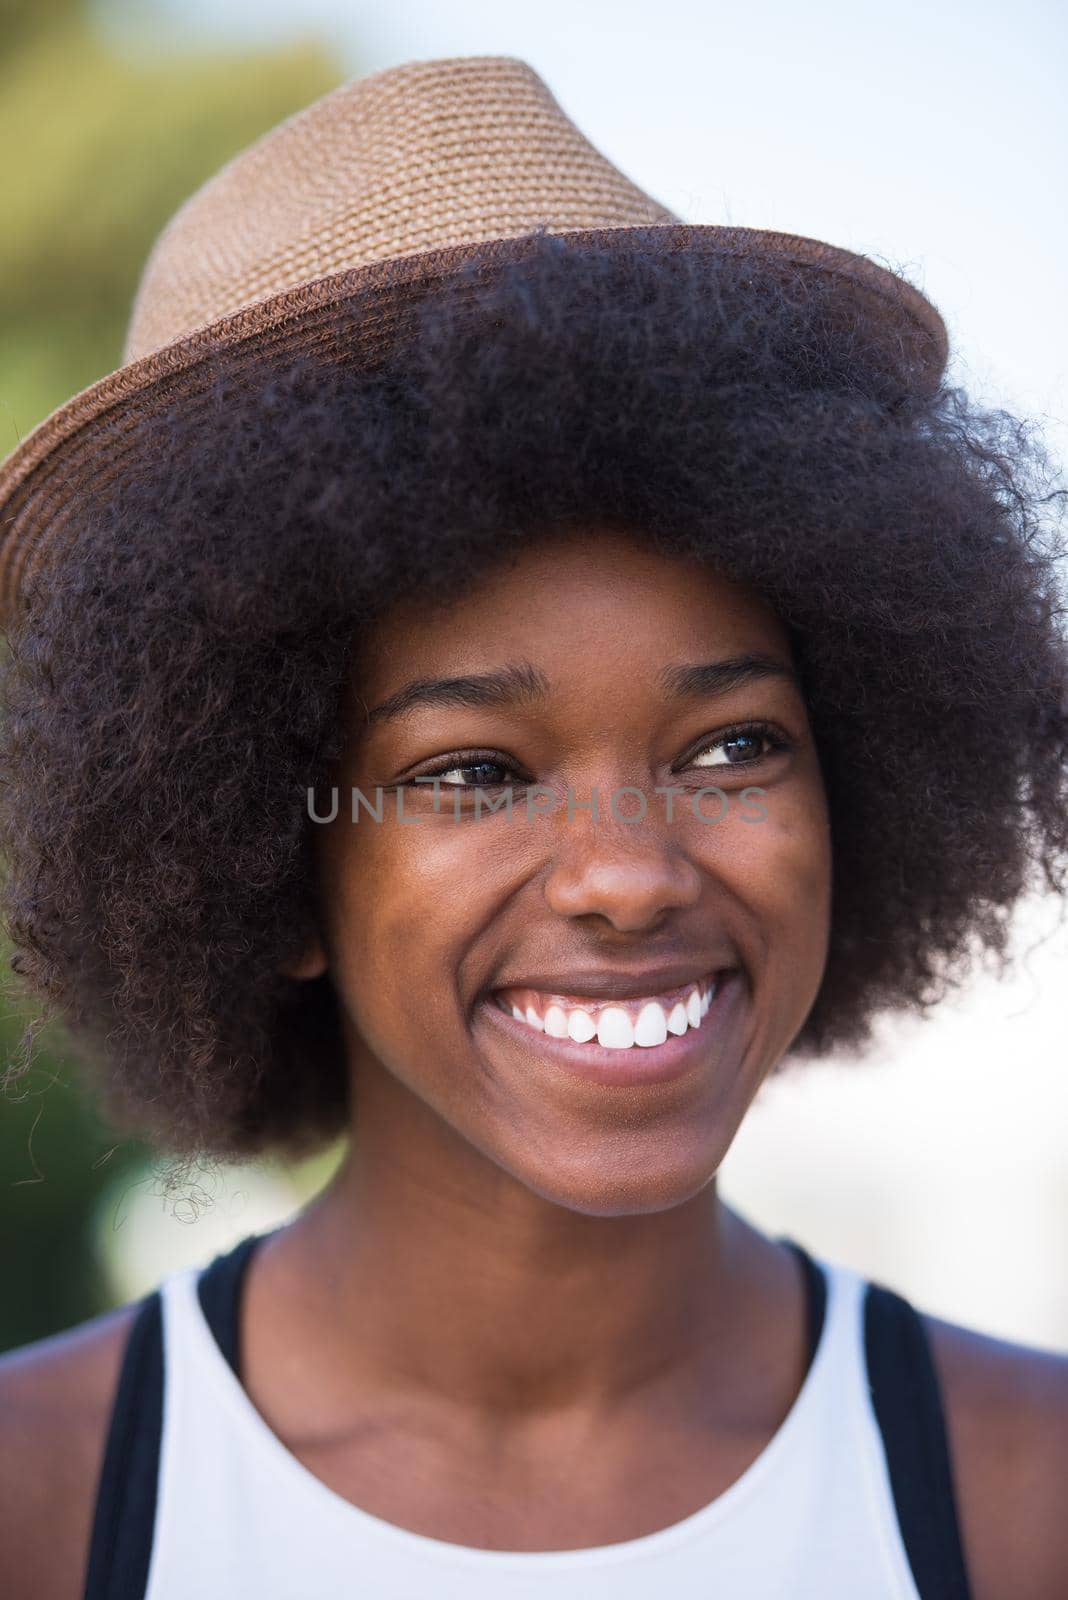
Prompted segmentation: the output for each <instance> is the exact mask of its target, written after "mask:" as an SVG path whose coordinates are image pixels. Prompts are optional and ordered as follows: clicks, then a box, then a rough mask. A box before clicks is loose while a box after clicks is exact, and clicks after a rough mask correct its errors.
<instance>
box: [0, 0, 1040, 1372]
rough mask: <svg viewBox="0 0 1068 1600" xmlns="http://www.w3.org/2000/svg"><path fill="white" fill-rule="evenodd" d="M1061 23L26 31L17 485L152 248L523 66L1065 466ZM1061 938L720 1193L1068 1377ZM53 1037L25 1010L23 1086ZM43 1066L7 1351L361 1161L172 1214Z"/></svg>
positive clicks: (848, 15)
mask: <svg viewBox="0 0 1068 1600" xmlns="http://www.w3.org/2000/svg"><path fill="white" fill-rule="evenodd" d="M1066 16H1068V14H1066V13H1065V12H1064V11H1063V9H1062V8H1061V7H1059V6H1057V5H1056V3H1055V0H1017V3H1015V4H1014V5H1013V6H1011V7H1006V6H1003V5H994V4H990V3H986V0H971V3H969V4H968V5H967V6H966V7H965V5H964V4H963V0H957V3H943V4H939V3H938V0H934V3H924V4H923V5H922V6H921V4H919V3H918V0H899V3H898V4H896V5H895V6H894V7H892V8H886V7H884V6H876V5H875V4H864V3H846V0H812V3H809V4H808V5H806V6H804V7H798V6H796V5H793V4H791V3H789V0H766V3H765V4H764V5H763V6H761V7H759V8H758V9H756V10H750V11H748V12H746V11H745V10H743V8H740V7H736V6H733V5H732V6H727V5H724V4H721V3H720V0H701V3H697V0H660V3H659V4H658V5H656V6H655V7H651V6H648V5H647V4H638V3H632V0H612V3H611V4H609V3H608V0H587V3H586V4H585V5H584V6H582V7H577V6H575V5H574V4H573V3H571V0H540V4H539V5H538V7H537V8H532V7H527V6H514V7H501V6H500V5H498V4H491V3H490V0H406V3H405V4H403V5H400V6H398V5H386V4H382V3H376V4H361V3H353V0H300V4H297V3H296V0H256V3H255V4H251V3H242V0H211V3H210V4H209V3H208V0H136V3H133V0H126V3H123V0H101V3H97V4H89V3H86V0H0V152H2V155H0V163H2V172H3V179H2V183H3V190H2V194H3V216H4V226H3V228H2V229H0V456H3V455H6V454H7V453H8V451H9V450H11V449H12V448H13V447H14V446H15V444H16V443H17V442H18V440H19V439H20V438H22V437H24V436H25V434H26V433H27V432H29V430H30V429H31V428H32V427H34V426H35V424H36V423H37V422H39V421H40V420H41V419H42V418H43V417H45V416H46V415H47V414H48V413H49V412H50V411H52V410H53V409H54V408H55V407H57V406H59V405H60V404H62V403H63V402H64V401H65V400H67V399H68V398H70V397H71V396H72V395H74V394H75V393H77V392H78V391H79V390H81V389H83V388H85V387H87V386H88V385H89V384H90V383H92V382H93V381H94V380H95V379H97V378H98V377H101V376H103V375H104V374H105V373H107V372H110V371H112V370H113V369H114V368H115V367H116V366H118V365H119V364H120V361H121V349H122V343H123V336H124V332H125V326H126V320H127V317H128V314H129V310H130V306H131V302H132V299H133V294H134V290H135V288H136V285H137V280H138V277H139V274H140V271H141V267H142V265H143V263H144V260H145V258H146V256H147V254H148V251H149V248H150V246H151V244H152V242H153V240H154V239H155V237H156V235H157V234H158V232H159V231H160V229H161V228H162V227H163V225H164V224H165V223H166V221H167V220H168V219H169V217H170V216H171V215H172V213H173V212H174V211H175V210H176V208H177V207H178V206H179V205H180V204H181V202H182V201H183V200H184V199H185V198H186V197H187V196H188V195H189V194H191V193H192V192H193V191H194V190H195V189H196V188H197V187H198V186H199V185H200V184H201V183H202V182H203V181H204V180H205V179H206V178H208V177H210V176H211V175H212V174H213V173H214V172H215V171H217V170H218V168H219V167H220V166H221V165H222V164H223V163H224V162H225V161H226V160H228V159H229V158H230V157H231V156H232V155H234V154H236V153H237V152H238V151H239V150H241V149H243V148H244V147H245V146H246V145H248V144H249V143H251V141H252V140H253V139H255V138H256V137H258V136H259V134H261V133H263V132H265V131H266V130H267V129H268V128H270V127H273V126H274V125H275V124H276V123H277V122H279V121H281V120H282V119H283V118H284V117H286V116H288V115H290V114H291V113H292V112H294V111H296V110H299V109H300V108H302V107H303V106H305V105H307V104H308V103H309V102H310V101H312V100H314V99H316V98H317V97H318V96H319V95H321V94H324V93H326V92H327V91H328V90H330V89H332V88H334V87H336V86H337V85H338V84H340V83H342V82H343V81H345V80H346V79H348V78H351V77H353V76H358V75H361V74H363V73H366V72H371V71H375V70H377V69H379V68H381V67H385V66H390V65H393V64H395V63H397V62H401V61H406V60H412V59H418V58H434V57H438V56H449V55H475V54H489V55H495V54H506V55H517V56H520V57H522V58H523V59H525V60H527V61H528V62H529V63H530V64H531V65H532V66H533V67H534V68H535V69H536V70H537V71H538V72H540V73H541V75H542V77H543V78H544V79H545V80H546V82H547V83H548V84H549V87H550V88H551V89H552V91H553V92H554V93H555V95H556V96H557V98H558V99H559V100H560V101H561V103H562V105H563V106H564V108H565V109H566V110H567V111H568V112H569V114H570V115H571V116H572V117H574V119H575V120H576V121H577V122H578V124H579V125H580V127H581V128H582V129H583V131H584V132H585V133H586V134H587V136H588V137H589V138H590V139H591V140H592V141H593V142H594V143H595V144H596V145H597V146H598V147H599V148H600V149H601V150H602V151H603V152H604V153H605V154H606V155H607V156H609V157H610V159H612V160H613V161H615V162H616V164H617V165H618V166H620V167H621V168H622V169H623V170H624V171H625V172H626V173H627V174H628V175H629V176H630V177H632V178H633V179H634V180H635V181H636V182H637V183H638V184H640V185H641V186H642V187H643V188H645V189H646V190H647V191H648V192H650V193H651V194H653V195H655V196H656V197H657V198H659V199H660V200H662V201H663V202H664V203H665V204H666V205H667V206H669V207H670V208H671V209H672V210H673V211H675V212H676V213H678V214H679V215H680V216H682V217H683V218H684V219H686V220H688V221H693V222H724V223H733V224H735V225H740V226H751V227H764V228H774V229H779V230H782V231H784V232H792V233H799V234H807V235H809V236H811V237H814V238H818V239H825V240H828V241H830V242H833V243H835V244H839V245H844V246H846V247H848V248H851V249H853V250H858V251H861V252H863V253H865V254H867V255H869V256H872V257H873V258H875V259H876V260H879V261H881V262H883V263H884V264H885V265H887V266H890V267H892V268H895V269H897V270H901V271H904V272H905V273H906V274H907V275H908V276H909V277H910V278H911V279H912V281H913V282H915V283H916V284H917V286H918V287H920V288H921V289H923V290H924V291H925V293H927V294H928V295H929V296H930V298H931V299H933V300H934V302H935V304H936V305H938V307H939V308H940V310H941V311H942V313H943V316H944V317H945V320H946V323H947V325H948V328H949V332H950V338H951V341H952V344H953V350H954V355H953V361H952V367H951V373H950V376H951V378H952V379H954V380H956V381H958V382H962V383H964V384H965V385H967V386H968V387H969V388H970V389H971V390H972V391H973V392H974V393H977V394H978V395H979V396H980V397H981V398H982V399H983V400H984V401H986V402H987V403H989V404H997V405H1004V406H1007V407H1008V408H1009V409H1010V410H1014V411H1016V412H1018V413H1023V414H1025V415H1026V416H1028V417H1031V418H1033V419H1034V420H1035V421H1036V422H1037V423H1038V424H1039V426H1040V427H1041V429H1042V430H1043V432H1044V434H1045V437H1046V440H1047V443H1048V445H1049V446H1050V448H1051V450H1052V452H1053V453H1054V454H1055V455H1056V456H1058V457H1059V458H1060V459H1061V460H1062V461H1063V460H1065V458H1066V457H1068V360H1066V343H1065V337H1064V325H1065V324H1064V317H1063V298H1064V291H1065V277H1064V266H1063V263H1064V261H1065V260H1066V259H1068V210H1066V208H1065V206H1064V204H1063V178H1062V174H1063V171H1064V170H1065V165H1066V158H1068V150H1066V148H1065V146H1066V142H1068V141H1066V137H1065V126H1064V119H1063V111H1062V85H1063V82H1064V80H1065V69H1066V67H1068V60H1066V56H1068V50H1066V44H1068V21H1066ZM1002 737H1011V730H1008V729H997V728H992V729H991V759H992V760H996V759H997V752H998V741H999V739H1000V738H1002ZM1059 909H1060V908H1059V907H1058V906H1057V905H1056V904H1053V903H1050V902H1049V901H1041V900H1035V901H1034V902H1032V903H1030V904H1028V905H1026V906H1024V907H1022V908H1021V913H1020V916H1019V918H1018V923H1017V949H1018V952H1019V956H1020V959H1019V965H1018V970H1017V972H1016V975H1015V977H1014V978H1013V979H1012V980H1011V981H1005V982H1001V983H998V982H996V981H995V980H994V979H993V978H992V977H990V976H980V977H977V978H976V980H975V981H974V983H973V984H972V985H971V986H970V988H969V990H968V991H967V993H966V994H963V995H961V996H960V997H958V998H956V999H954V1000H951V1001H947V1002H945V1003H944V1005H943V1007H942V1008H941V1011H940V1012H939V1013H938V1014H937V1015H936V1016H934V1017H932V1018H930V1019H928V1020H927V1021H925V1022H922V1023H921V1022H914V1021H903V1020H900V1019H894V1020H890V1021H887V1023H886V1024H885V1025H884V1027H883V1028H882V1030H881V1033H880V1038H879V1046H878V1049H877V1050H876V1051H875V1052H874V1053H873V1054H872V1055H871V1056H870V1057H868V1058H866V1059H865V1061H864V1062H863V1063H854V1062H848V1061H843V1062H841V1063H836V1064H834V1065H833V1066H832V1065H830V1064H827V1065H816V1066H806V1067H804V1068H802V1069H799V1070H797V1071H795V1072H792V1073H785V1074H783V1075H781V1076H776V1077H773V1078H772V1079H771V1080H769V1082H768V1083H767V1084H766V1085H765V1087H764V1089H763V1090H762V1091H761V1093H760V1095H759V1096H758V1098H757V1101H756V1103H755V1104H754V1106H753V1108H752V1110H751V1112H750V1114H749V1116H748V1118H747V1119H746V1122H745V1124H744V1126H743V1128H742V1130H741V1132H740V1134H739V1135H738V1138H737V1139H736V1141H735V1143H734V1145H733V1147H732V1149H731V1151H730V1153H729V1155H728V1157H727V1159H726V1162H725V1164H724V1166H723V1169H722V1172H721V1176H720V1185H721V1190H722V1192H723V1194H724V1195H725V1197H726V1198H727V1199H728V1200H729V1201H730V1202H731V1203H732V1204H733V1205H735V1206H736V1207H737V1208H738V1209H739V1210H740V1211H742V1212H743V1214H745V1215H746V1216H747V1217H748V1218H749V1219H750V1221H752V1222H754V1223H755V1224H756V1225H757V1226H759V1227H762V1228H764V1229H765V1230H767V1231H769V1232H772V1233H775V1234H781V1233H786V1234H789V1235H790V1236H792V1237H793V1238H796V1239H798V1240H800V1241H801V1242H802V1243H804V1244H806V1245H807V1246H808V1247H809V1248H810V1249H812V1250H815V1251H816V1252H817V1253H820V1254H823V1255H825V1256H830V1257H832V1258H835V1259H837V1260H840V1261H843V1262H846V1263H848V1264H850V1265H853V1266H855V1267H857V1268H859V1269H860V1270H861V1271H863V1272H864V1273H865V1274H867V1275H868V1276H870V1277H874V1278H876V1279H878V1280H880V1281H882V1282H884V1283H887V1284H889V1285H890V1286H891V1287H893V1288H896V1289H898V1290H900V1291H901V1292H903V1293H905V1294H906V1295H908V1296H909V1297H910V1298H911V1299H913V1301H914V1302H915V1303H916V1304H917V1305H919V1306H920V1307H921V1308H922V1309H924V1310H927V1311H931V1312H933V1313H935V1314H936V1315H939V1316H943V1317H947V1318H949V1319H951V1320H953V1321H959V1322H964V1323H967V1324H968V1325H970V1326H972V1327H976V1328H980V1329H982V1330H984V1331H986V1332H989V1333H993V1334H996V1335H998V1336H1000V1337H1002V1338H1007V1339H1014V1340H1019V1341H1023V1342H1026V1343H1031V1344H1036V1345H1041V1346H1044V1347H1047V1348H1050V1349H1059V1350H1063V1351H1068V1163H1066V1161H1065V1155H1064V1150H1065V1135H1066V1133H1068V928H1066V927H1065V926H1064V925H1063V924H1062V925H1058V910H1059ZM0 961H2V964H3V969H4V970H6V966H7V952H6V951H0ZM31 1015H32V1010H31V1009H28V1008H26V1007H22V1008H19V1007H17V1006H16V1005H15V1004H14V1003H13V1002H12V1001H11V1000H10V998H8V999H5V1000H4V1002H3V1015H2V1016H0V1050H2V1051H3V1053H4V1055H5V1057H9V1056H10V1055H11V1053H12V1052H13V1051H15V1050H16V1049H17V1046H18V1040H19V1037H20V1035H21V1032H22V1028H23V1026H24V1024H25V1021H26V1019H27V1018H28V1017H29V1016H31ZM37 1050H38V1052H39V1055H38V1066H37V1069H36V1070H35V1072H34V1073H33V1075H32V1076H31V1077H30V1078H29V1079H27V1080H23V1081H22V1082H21V1083H20V1085H19V1087H18V1090H17V1092H13V1093H12V1094H11V1095H9V1097H8V1098H7V1099H4V1100H0V1274H2V1285H3V1289H2V1293H0V1349H6V1348H10V1347H13V1346H15V1345H19V1344H23V1343H26V1342H28V1341H30V1340H31V1339H36V1338H40V1337H43V1336H45V1335H46V1334H49V1333H52V1332H55V1331H57V1330H59V1329H61V1328H65V1327H69V1326H71V1325H72V1324H74V1323H76V1322H79V1321H81V1320H83V1319H84V1318H86V1317H88V1316H91V1315H93V1314H94V1313H96V1312H98V1311H101V1310H104V1309H106V1308H108V1307H109V1306H111V1305H114V1304H117V1303H120V1302H122V1301H125V1300H128V1299H131V1298H133V1297H135V1296H137V1295H140V1294H142V1293H144V1292H146V1291H147V1290H148V1289H150V1288H153V1287H155V1285H156V1284H157V1283H158V1282H159V1280H160V1279H161V1277H163V1276H165V1275H166V1274H167V1273H168V1272H170V1271H172V1270H174V1269H175V1268H177V1267H179V1266H185V1265H190V1264H195V1263H200V1262H206V1261H208V1260H210V1259H211V1257H212V1256H213V1255H215V1254H216V1253H217V1252H218V1251H219V1250H222V1249H225V1248H228V1247H229V1245H230V1244H231V1243H233V1242H236V1240H237V1239H239V1238H241V1237H243V1236H244V1235H245V1234H246V1233H249V1232H253V1231H262V1230H264V1229H266V1228H269V1227H273V1226H274V1225H276V1224H277V1223H280V1222H282V1221H284V1220H285V1219H286V1218H287V1217H288V1216H289V1215H291V1214H292V1212H293V1211H294V1210H295V1209H297V1208H298V1207H299V1206H301V1205H303V1204H304V1203H305V1202H306V1201H307V1200H308V1199H309V1198H310V1197H311V1196H312V1195H313V1194H314V1193H315V1192H316V1191H317V1190H318V1188H319V1187H320V1186H321V1185H322V1184H323V1183H324V1182H325V1181H326V1179H327V1177H328V1176H329V1174H330V1173H331V1172H332V1170H333V1168H334V1166H335V1164H336V1162H337V1160H338V1159H339V1156H340V1149H339V1148H335V1149H332V1150H330V1151H327V1152H324V1153H323V1155H322V1156H320V1157H318V1158H316V1159H315V1160H314V1161H310V1162H307V1163H304V1164H302V1165H301V1166H299V1167H292V1166H290V1167H282V1166H278V1165H272V1164H270V1163H260V1164H257V1165H255V1166H248V1167H240V1168H238V1167H222V1166H216V1167H211V1168H210V1169H205V1170H204V1171H203V1172H201V1173H198V1174H197V1175H196V1178H195V1180H193V1179H190V1178H188V1177H187V1178H186V1180H185V1181H184V1183H183V1184H182V1185H181V1186H179V1187H177V1188H176V1187H175V1185H174V1184H173V1183H171V1182H170V1181H169V1178H168V1172H167V1164H166V1162H165V1161H164V1160H162V1159H161V1158H159V1157H154V1156H153V1154H152V1152H150V1151H148V1150H146V1149H144V1148H142V1147H141V1146H140V1145H138V1144H137V1143H135V1142H132V1141H127V1140H119V1139H117V1138H116V1136H115V1135H114V1134H113V1133H112V1132H111V1131H110V1130H109V1129H108V1128H107V1127H106V1126H104V1125H103V1124H102V1123H101V1122H100V1120H99V1118H98V1117H97V1115H96V1113H95V1111H94V1108H93V1105H92V1102H91V1100H90V1099H89V1098H88V1097H87V1096H86V1094H85V1093H84V1092H83V1091H82V1090H81V1089H80V1087H79V1085H78V1082H77V1080H76V1078H75V1075H74V1073H73V1071H72V1069H71V1066H70V1064H69V1062H68V1059H67V1056H66V1053H65V1049H64V1040H63V1037H62V1034H61V1033H48V1032H47V1031H46V1033H45V1034H43V1035H42V1036H41V1039H40V1041H39V1042H38V1045H37Z"/></svg>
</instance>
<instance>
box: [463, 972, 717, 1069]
mask: <svg viewBox="0 0 1068 1600" xmlns="http://www.w3.org/2000/svg"><path fill="white" fill-rule="evenodd" d="M717 981H718V987H717V989H716V993H715V995H714V996H713V999H712V1004H711V1005H710V1006H709V1008H708V1010H707V1011H706V1012H705V1015H704V1016H703V1017H702V1019H701V1025H700V1027H697V1028H689V1027H688V1028H687V1029H686V1032H685V1033H680V1034H669V1035H668V1037H667V1038H666V1039H665V1041H664V1043H663V1044H652V1045H639V1046H631V1047H630V1048H629V1049H626V1050H612V1049H610V1048H609V1047H608V1046H607V1045H603V1044H598V1043H597V1041H596V1039H593V1040H591V1041H590V1042H589V1043H588V1044H578V1043H577V1042H576V1041H575V1040H574V1039H554V1038H553V1037H552V1036H551V1035H550V1034H547V1033H542V1032H540V1031H539V1030H538V1029H537V1028H532V1027H530V1025H529V1024H528V1023H526V1022H520V1021H519V1019H518V1017H513V1016H510V1015H509V1013H508V1012H506V1011H502V1010H501V1008H500V1006H499V1005H498V1004H497V1002H496V1001H495V1000H494V999H492V997H490V996H487V997H486V998H485V999H483V1000H480V1001H479V1004H478V1010H479V1012H480V1013H481V1014H482V1015H484V1016H485V1019H486V1021H487V1023H489V1024H491V1025H492V1026H493V1027H495V1028H498V1029H500V1031H501V1033H502V1034H503V1035H504V1036H505V1037H506V1038H507V1039H510V1040H512V1041H514V1042H515V1043H517V1044H519V1045H521V1046H525V1048H526V1050H527V1051H529V1052H533V1053H534V1054H535V1055H537V1056H538V1057H539V1058H540V1059H541V1060H542V1061H543V1062H545V1063H546V1064H548V1065H550V1066H557V1067H560V1068H562V1069H563V1070H564V1071H565V1072H570V1073H572V1074H573V1075H574V1076H575V1077H580V1078H588V1079H589V1080H590V1081H591V1082H593V1083H604V1084H616V1085H619V1086H621V1087H627V1086H628V1085H640V1084H644V1083H663V1082H665V1081H666V1080H668V1079H671V1078H681V1077H682V1076H683V1075H684V1074H685V1073H687V1072H692V1071H694V1070H695V1069H696V1068H697V1067H700V1066H702V1065H704V1064H705V1063H707V1061H708V1056H709V1051H710V1049H711V1048H712V1047H713V1046H714V1045H716V1044H717V1043H718V1041H719V1038H720V1036H721V1034H722V1031H723V1028H724V1025H725V1023H726V1021H727V1020H728V1017H729V1016H730V1014H731V1012H732V1011H733V1009H734V1008H735V1006H736V1005H737V1004H738V1002H739V1001H740V999H741V997H742V993H743V985H742V976H741V973H740V972H726V973H723V974H722V975H721V977H720V978H719V979H718V980H717Z"/></svg>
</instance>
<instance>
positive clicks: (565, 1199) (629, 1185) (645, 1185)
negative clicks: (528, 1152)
mask: <svg viewBox="0 0 1068 1600" xmlns="http://www.w3.org/2000/svg"><path fill="white" fill-rule="evenodd" d="M729 1142H730V1141H729V1140H725V1141H723V1143H722V1148H721V1147H719V1146H717V1147H716V1148H715V1149H709V1148H707V1147H705V1148H701V1149H691V1150H688V1151H684V1150H680V1149H679V1148H678V1143H677V1142H676V1143H675V1146H674V1148H673V1149H670V1150H669V1149H664V1148H662V1147H661V1148H659V1149H657V1148H651V1149H650V1148H647V1149H645V1150H643V1151H641V1152H638V1151H634V1152H628V1151H626V1149H625V1148H621V1145H622V1146H624V1147H625V1146H626V1143H627V1140H626V1136H625V1135H624V1138H623V1139H622V1141H620V1142H619V1143H617V1142H615V1141H613V1148H612V1149H611V1150H606V1151H604V1152H603V1154H602V1155H600V1156H598V1153H597V1152H596V1151H595V1150H586V1151H584V1152H582V1154H581V1156H579V1155H576V1158H575V1160H574V1161H573V1162H568V1161H566V1160H562V1159H560V1158H557V1159H556V1160H555V1161H553V1162H552V1163H551V1164H549V1163H545V1164H541V1165H538V1166H535V1165H533V1164H532V1163H531V1162H530V1161H529V1160H528V1161H526V1162H524V1163H523V1165H522V1167H519V1166H517V1165H513V1164H511V1163H509V1164H508V1166H507V1168H506V1170H508V1171H509V1172H511V1174H512V1176H513V1177H514V1178H515V1179H516V1181H517V1182H518V1183H521V1184H522V1185H523V1186H524V1188H527V1189H529V1190H531V1191H532V1192H533V1193H534V1194H536V1195H539V1196H540V1197H541V1198H542V1199H543V1200H548V1201H550V1202H551V1204H553V1205H557V1206H562V1207H563V1208H564V1209H565V1210H567V1211H578V1212H581V1213H583V1214H584V1215H585V1216H590V1217H628V1216H640V1215H643V1214H645V1213H649V1212H655V1211H668V1210H670V1209H672V1208H673V1207H674V1206H680V1205H683V1204H685V1202H686V1201H688V1200H692V1199H693V1198H694V1196H695V1195H697V1194H699V1193H700V1192H701V1190H702V1189H704V1188H706V1187H707V1185H708V1184H709V1183H711V1181H712V1179H713V1178H714V1177H715V1175H716V1172H717V1171H718V1169H719V1165H720V1162H721V1161H722V1159H723V1156H724V1155H725V1154H726V1151H727V1146H728V1145H729ZM502 1164H503V1163H502Z"/></svg>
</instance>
